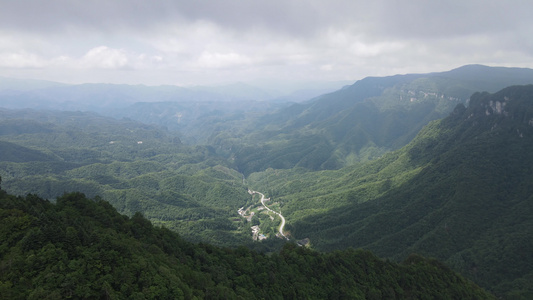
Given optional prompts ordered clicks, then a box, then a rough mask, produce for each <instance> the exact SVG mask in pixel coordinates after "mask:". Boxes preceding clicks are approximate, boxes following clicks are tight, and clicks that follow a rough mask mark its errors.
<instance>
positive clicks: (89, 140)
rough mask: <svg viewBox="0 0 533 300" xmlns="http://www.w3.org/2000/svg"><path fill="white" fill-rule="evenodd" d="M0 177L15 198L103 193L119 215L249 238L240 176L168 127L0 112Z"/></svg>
mask: <svg viewBox="0 0 533 300" xmlns="http://www.w3.org/2000/svg"><path fill="white" fill-rule="evenodd" d="M3 124H6V125H7V127H9V129H6V130H0V150H1V152H0V176H2V178H3V179H4V183H3V185H4V188H5V189H6V190H7V191H8V192H10V193H12V194H16V195H27V194H28V193H33V194H36V195H39V196H41V197H45V198H48V199H55V198H56V197H58V196H60V195H62V194H63V193H64V192H72V191H80V192H83V193H85V194H86V195H88V196H89V197H95V196H101V197H104V198H105V199H106V200H108V201H109V202H110V203H111V204H112V205H113V206H114V207H116V208H117V209H118V210H119V211H120V212H121V213H124V214H127V215H130V216H131V215H133V214H135V213H136V212H142V213H143V214H144V215H145V216H146V217H147V218H149V219H150V220H152V221H153V222H156V223H158V224H164V225H165V226H166V227H167V228H170V229H172V230H176V231H178V232H180V233H181V234H182V235H183V236H184V237H185V238H187V239H190V240H195V241H204V242H211V243H215V244H218V245H237V244H246V243H251V241H252V240H251V229H250V226H245V223H244V222H245V220H244V219H243V218H239V216H238V214H237V210H238V208H240V207H242V206H244V205H245V204H246V203H247V202H248V201H251V197H250V195H249V194H248V193H247V188H246V186H244V185H243V181H242V175H241V174H240V173H238V172H237V171H235V170H233V169H231V168H229V166H230V164H229V163H228V162H226V161H225V160H224V159H221V158H218V157H216V156H215V155H213V152H214V151H213V150H212V149H211V148H209V147H204V146H187V145H184V144H182V143H181V142H180V139H179V138H178V137H177V136H176V135H175V134H174V133H172V132H168V131H165V130H162V129H161V128H158V127H155V126H150V125H145V124H142V123H138V122H134V121H131V120H114V119H111V118H107V117H102V116H100V115H97V114H94V113H81V112H57V111H56V112H52V111H48V112H43V111H41V112H38V111H33V110H26V111H7V110H6V111H3V112H1V113H0V128H2V127H1V126H2V125H3Z"/></svg>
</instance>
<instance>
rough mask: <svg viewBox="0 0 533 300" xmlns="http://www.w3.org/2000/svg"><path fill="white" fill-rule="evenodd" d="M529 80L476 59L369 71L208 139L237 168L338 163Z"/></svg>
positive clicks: (400, 141)
mask: <svg viewBox="0 0 533 300" xmlns="http://www.w3.org/2000/svg"><path fill="white" fill-rule="evenodd" d="M532 83H533V70H531V69H519V68H494V67H486V66H481V65H469V66H464V67H461V68H458V69H454V70H451V71H448V72H441V73H429V74H409V75H396V76H390V77H368V78H365V79H362V80H359V81H357V82H356V83H354V84H353V85H351V86H348V87H345V88H343V89H341V90H339V91H336V92H333V93H330V94H326V95H323V96H320V97H318V98H316V99H313V100H312V101H310V102H308V103H303V104H294V105H292V106H290V107H288V108H283V109H281V110H279V111H278V112H276V113H273V114H268V115H265V116H263V117H259V118H257V119H256V121H255V122H252V123H250V124H251V125H249V126H248V127H246V128H242V129H241V130H240V131H237V132H228V131H220V132H215V133H214V134H213V135H212V137H211V139H210V142H211V143H212V144H213V145H216V146H218V147H219V148H220V149H223V150H226V151H227V152H228V153H229V154H228V155H232V156H233V158H234V159H235V165H236V168H237V169H238V170H240V171H241V172H243V173H244V174H249V173H251V172H254V171H261V170H265V169H267V168H269V167H271V168H275V169H288V168H293V167H304V168H308V169H312V170H321V169H338V168H340V167H343V166H347V165H352V164H354V163H357V162H365V161H369V160H372V159H375V158H377V157H379V156H381V155H383V154H384V153H385V152H387V151H390V150H394V149H398V148H400V147H402V146H404V145H406V144H407V143H408V142H410V141H411V140H412V139H413V138H414V136H415V135H416V134H417V133H418V131H419V130H420V129H421V128H422V127H423V126H424V125H426V124H427V123H428V122H430V121H432V120H436V119H440V118H443V117H445V116H447V115H448V114H449V113H450V112H451V111H452V110H453V108H454V107H455V106H456V105H457V104H458V103H462V104H466V102H467V101H468V98H469V97H470V95H471V94H473V93H474V92H477V91H488V92H496V91H498V90H500V89H502V88H504V87H507V86H509V85H516V84H532ZM244 125H246V124H244ZM232 134H233V135H232Z"/></svg>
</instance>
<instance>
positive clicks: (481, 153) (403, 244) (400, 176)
mask: <svg viewBox="0 0 533 300" xmlns="http://www.w3.org/2000/svg"><path fill="white" fill-rule="evenodd" d="M249 182H250V183H251V184H252V186H254V187H255V188H257V189H263V190H265V191H267V192H268V193H269V195H270V196H272V197H274V199H276V201H279V202H281V203H283V207H282V211H283V214H284V216H285V217H286V218H287V219H288V220H290V221H289V224H290V227H289V229H290V231H291V233H292V235H293V237H295V238H296V239H302V238H309V239H310V241H311V244H312V245H313V247H314V248H316V249H319V250H324V251H331V250H334V249H344V248H347V247H355V248H365V249H370V250H371V251H373V252H375V253H376V254H377V255H379V256H382V257H389V258H392V259H396V260H401V259H403V258H405V257H406V256H408V255H409V254H410V253H419V254H422V255H424V256H429V257H435V258H437V259H438V260H440V261H443V262H445V263H446V264H447V265H449V266H451V267H452V268H453V269H455V270H457V271H459V272H461V273H462V274H464V275H465V276H467V277H469V278H471V279H473V280H474V281H475V282H476V283H478V284H480V285H481V286H483V287H486V288H488V289H489V290H491V291H493V292H494V293H495V294H496V295H499V296H505V297H506V298H508V299H517V298H518V299H520V298H523V299H529V298H531V297H533V289H531V287H532V286H533V256H532V255H531V253H532V252H531V251H530V250H531V249H533V236H532V235H531V229H532V228H533V217H532V216H533V196H532V195H533V185H531V182H533V85H527V86H513V87H508V88H505V89H503V90H501V91H499V92H497V93H494V94H489V93H486V92H484V93H475V94H474V95H472V97H471V98H470V102H469V106H468V108H466V107H465V106H464V105H463V104H459V105H457V107H456V108H455V109H454V111H453V112H452V113H451V114H450V115H449V116H448V117H447V118H445V119H442V120H438V121H433V122H431V123H430V124H429V125H427V126H426V127H424V129H423V130H422V131H421V132H420V133H419V134H418V135H417V136H416V138H415V139H414V140H413V141H412V142H411V143H409V144H408V145H407V146H406V147H404V148H402V149H400V150H397V151H394V152H391V153H388V154H386V155H384V156H383V157H382V158H380V159H378V160H376V161H374V162H371V163H368V164H365V165H363V166H359V167H351V168H344V169H342V170H339V171H322V172H306V171H303V170H299V171H298V170H296V169H293V170H288V171H284V170H272V169H271V170H267V171H265V172H261V173H255V174H252V175H251V176H250V177H249Z"/></svg>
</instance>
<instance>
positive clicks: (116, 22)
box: [0, 0, 533, 86]
mask: <svg viewBox="0 0 533 300" xmlns="http://www.w3.org/2000/svg"><path fill="white" fill-rule="evenodd" d="M532 12H533V1H529V0H523V1H518V0H516V1H515V0H506V1H502V0H497V1H495V0H479V1H478V0H460V1H444V0H414V1H413V0H389V1H385V0H372V1H369V0H365V1H358V0H346V1H344V0H322V1H316V0H311V1H296V0H264V1H263V0H229V1H228V0H224V1H222V0H210V1H207V0H196V1H192V0H191V1H185V0H150V1H148V0H146V1H141V0H79V1H78V0H48V1H44V0H43V1H38V0H16V1H15V0H0V76H7V77H16V78H34V79H48V80H53V81H60V82H66V83H83V82H109V83H129V84H139V83H141V84H148V85H159V84H175V85H182V86H186V85H208V84H221V83H229V82H236V81H242V82H253V81H258V80H283V81H336V80H353V81H355V80H358V79H361V78H363V77H366V76H385V75H393V74H404V73H422V72H432V71H446V70H449V69H453V68H456V67H459V66H461V65H465V64H474V63H479V64H486V65H491V66H512V67H529V68H531V67H533V18H532V17H531V14H532Z"/></svg>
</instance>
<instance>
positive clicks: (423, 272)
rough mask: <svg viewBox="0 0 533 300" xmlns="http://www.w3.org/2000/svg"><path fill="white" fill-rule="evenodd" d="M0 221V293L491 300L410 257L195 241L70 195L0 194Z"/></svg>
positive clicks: (22, 296)
mask: <svg viewBox="0 0 533 300" xmlns="http://www.w3.org/2000/svg"><path fill="white" fill-rule="evenodd" d="M0 225H1V226H0V266H1V272H0V295H1V298H3V299H63V298H77V299H281V298H285V299H289V298H290V299H327V298H329V299H346V298H350V299H383V298H385V299H429V298H442V299H495V298H494V297H493V296H492V295H490V294H488V293H487V292H485V291H483V290H482V289H481V288H479V287H477V286H475V285H474V284H473V283H471V282H470V281H467V280H465V279H464V278H462V277H461V276H460V275H457V274H455V273H453V272H452V271H451V270H449V269H448V268H447V267H445V266H443V265H442V264H441V263H439V262H437V261H435V260H428V259H424V258H422V257H420V256H416V255H413V256H411V257H409V258H408V259H407V260H406V261H405V262H404V263H401V264H397V263H392V262H390V261H384V260H381V259H379V258H377V257H376V256H374V255H372V254H371V253H370V252H367V251H363V250H357V251H355V250H344V251H336V252H332V253H329V254H320V253H317V252H314V251H310V250H307V249H305V248H303V247H297V246H295V245H293V244H288V245H286V246H285V247H284V248H283V250H281V252H280V253H279V254H273V255H271V256H266V255H264V254H258V253H256V252H252V251H250V250H248V249H247V248H244V247H240V248H237V249H234V250H232V249H227V248H225V249H221V248H216V247H213V246H209V245H206V244H199V245H196V244H192V243H190V242H186V241H185V240H183V239H182V238H181V237H180V236H178V235H177V234H176V233H173V232H171V231H169V230H168V229H165V228H159V227H154V226H152V224H150V222H149V221H148V220H146V219H145V218H144V217H143V216H142V215H141V214H135V215H134V216H132V217H131V218H129V217H127V216H123V215H119V214H118V213H117V212H116V211H115V209H114V208H113V207H112V206H111V205H109V203H107V202H105V201H103V200H97V201H94V200H89V199H87V198H85V196H84V195H83V194H79V193H73V194H66V195H64V196H62V197H60V198H58V199H57V203H56V204H55V205H53V204H51V203H50V202H48V201H46V200H42V199H40V198H38V197H36V196H31V195H30V196H27V197H15V196H11V195H8V194H6V193H5V192H4V191H0Z"/></svg>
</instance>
